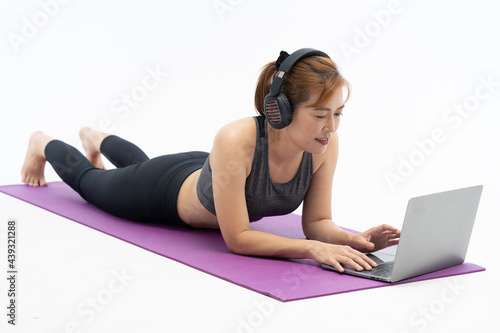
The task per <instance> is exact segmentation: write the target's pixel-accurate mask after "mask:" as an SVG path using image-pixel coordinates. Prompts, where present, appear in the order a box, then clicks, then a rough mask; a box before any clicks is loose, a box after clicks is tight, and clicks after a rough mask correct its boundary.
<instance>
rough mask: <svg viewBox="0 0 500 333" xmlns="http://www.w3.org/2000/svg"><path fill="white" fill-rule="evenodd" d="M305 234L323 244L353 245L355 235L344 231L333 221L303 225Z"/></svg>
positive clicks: (320, 221)
mask: <svg viewBox="0 0 500 333" xmlns="http://www.w3.org/2000/svg"><path fill="white" fill-rule="evenodd" d="M303 230H304V234H305V235H306V237H307V238H308V239H313V240H317V241H320V242H323V243H329V244H338V245H351V240H352V236H353V234H352V233H350V232H348V231H345V230H342V229H341V228H340V227H339V226H337V225H336V224H335V223H334V222H333V221H332V220H326V219H325V220H319V221H314V222H308V223H307V224H304V225H303Z"/></svg>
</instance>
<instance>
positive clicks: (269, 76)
mask: <svg viewBox="0 0 500 333" xmlns="http://www.w3.org/2000/svg"><path fill="white" fill-rule="evenodd" d="M277 74H278V71H277V70H276V62H275V61H273V62H270V63H268V64H267V65H265V66H264V67H263V68H262V72H261V73H260V76H259V80H258V82H257V88H256V89H255V108H256V109H257V111H258V112H259V114H260V115H261V116H265V112H264V99H265V97H266V96H267V94H268V93H269V90H270V89H271V83H272V81H273V78H274V76H276V75H277ZM343 87H346V88H347V98H346V101H347V100H348V99H349V95H350V85H349V82H347V81H346V80H345V79H344V77H343V76H342V75H340V73H339V71H338V70H337V66H336V65H335V63H334V62H333V61H332V59H330V58H326V57H320V56H312V57H308V58H305V59H303V60H301V61H299V62H298V63H296V64H295V65H294V66H293V67H292V69H291V71H290V72H288V73H287V74H285V76H284V78H283V86H282V87H281V91H282V92H283V93H285V94H286V96H287V97H288V100H289V101H290V104H291V105H292V110H293V111H295V109H296V108H298V107H300V106H301V104H303V103H305V102H307V101H308V100H309V98H310V96H311V94H313V93H316V92H320V95H319V98H318V100H317V101H316V102H315V103H314V104H313V105H311V106H312V107H320V106H324V104H325V103H326V102H327V101H328V100H329V99H330V98H331V97H332V96H333V95H334V94H335V92H336V91H337V90H338V89H339V88H343Z"/></svg>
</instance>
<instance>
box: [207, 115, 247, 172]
mask: <svg viewBox="0 0 500 333" xmlns="http://www.w3.org/2000/svg"><path fill="white" fill-rule="evenodd" d="M256 138H257V125H256V122H255V118H254V117H247V118H242V119H238V120H235V121H232V122H230V123H228V124H226V125H224V126H222V127H221V128H220V129H219V131H218V132H217V134H216V135H215V140H214V146H213V148H212V153H215V155H218V157H219V158H223V159H224V158H226V159H227V158H230V159H242V160H244V161H245V162H244V163H245V164H248V165H249V166H251V162H252V160H253V155H254V152H255V145H256Z"/></svg>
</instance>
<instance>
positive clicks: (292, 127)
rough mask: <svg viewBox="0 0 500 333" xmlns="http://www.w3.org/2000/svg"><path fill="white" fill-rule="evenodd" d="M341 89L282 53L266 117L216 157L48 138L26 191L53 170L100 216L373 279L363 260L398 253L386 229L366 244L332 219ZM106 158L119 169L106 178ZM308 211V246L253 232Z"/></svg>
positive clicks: (322, 71) (117, 142) (316, 57)
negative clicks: (203, 233)
mask: <svg viewBox="0 0 500 333" xmlns="http://www.w3.org/2000/svg"><path fill="white" fill-rule="evenodd" d="M343 88H346V90H347V91H348V92H349V84H348V83H347V81H345V79H344V78H343V77H342V76H341V75H340V73H339V72H338V71H337V67H336V65H335V64H334V62H333V61H332V60H331V59H330V58H329V57H328V56H327V55H326V54H325V53H323V52H321V51H317V50H313V49H301V50H298V51H296V52H294V53H292V54H291V55H288V54H287V53H286V52H282V53H281V54H280V57H279V58H278V60H277V61H276V62H274V61H273V62H271V63H269V64H267V65H266V66H265V67H264V68H263V70H262V73H261V75H260V77H259V80H258V83H257V88H256V92H255V105H256V108H257V110H258V112H259V114H260V116H257V117H252V118H244V119H241V120H237V121H234V122H232V123H230V124H227V125H225V126H224V127H222V128H221V129H220V130H219V131H218V133H217V135H216V137H215V140H214V144H213V148H212V151H211V152H210V154H209V153H206V152H198V151H194V152H186V153H178V154H171V155H164V156H159V157H156V158H152V159H150V158H149V157H148V156H147V155H146V154H145V153H144V152H143V151H142V150H141V149H140V148H138V147H137V146H135V145H134V144H132V143H130V142H128V141H126V140H124V139H122V138H120V137H118V136H115V135H110V134H106V133H103V132H99V131H95V130H91V129H90V128H83V129H82V130H81V131H80V138H81V140H82V143H83V147H84V148H85V151H86V155H87V156H86V157H85V156H83V155H82V154H81V153H80V152H79V151H78V150H77V149H75V148H74V147H72V146H70V145H67V144H66V143H64V142H62V141H59V140H55V139H54V138H52V137H50V136H48V135H46V134H45V133H43V132H39V131H38V132H35V133H33V135H32V136H31V138H30V141H29V147H28V152H27V154H26V159H25V162H24V165H23V167H22V170H21V174H22V181H23V182H24V183H25V184H26V185H29V186H46V185H47V183H46V181H45V178H44V168H45V163H46V161H48V162H49V163H50V164H51V165H52V167H53V168H54V169H55V171H56V172H57V174H58V175H59V176H60V177H61V179H62V180H63V181H64V182H65V183H66V184H68V185H69V186H71V187H72V188H73V189H74V190H75V191H77V192H78V193H79V194H80V195H81V196H82V198H84V199H85V200H87V201H88V202H89V203H91V204H93V205H95V206H97V207H99V208H100V209H102V210H104V211H106V212H108V213H111V214H114V215H116V216H119V217H123V218H126V219H131V220H136V221H154V222H158V223H165V224H180V225H184V226H186V227H187V226H190V227H194V228H219V229H220V231H221V233H222V236H223V237H224V241H225V243H226V245H227V247H228V248H229V250H230V251H232V252H234V253H237V254H242V255H252V256H269V257H281V258H296V259H298V258H311V259H314V260H315V261H317V262H318V263H321V264H323V263H324V264H329V265H332V266H334V267H336V268H337V269H338V270H339V271H343V268H342V266H341V265H340V264H341V263H342V264H347V265H350V266H352V267H353V268H354V269H357V270H362V269H367V270H370V269H371V268H372V267H374V266H376V264H375V262H373V261H372V260H371V259H370V258H368V257H367V256H366V255H364V254H363V252H371V251H376V250H379V249H381V248H384V247H386V246H390V245H394V244H397V243H398V240H399V236H400V233H401V232H400V230H398V229H397V228H395V227H392V226H388V225H380V226H377V227H374V228H371V229H369V230H367V231H365V232H363V233H361V234H352V233H350V232H347V231H343V230H342V229H340V228H339V227H338V226H337V225H336V224H335V223H334V222H333V221H332V215H331V202H332V181H333V174H334V172H335V167H336V164H337V157H338V150H339V146H338V134H337V129H338V127H339V123H340V116H341V115H342V110H343V108H344V103H345V101H344V96H343ZM101 154H102V155H104V156H105V157H106V158H107V159H108V160H109V161H110V162H111V163H113V164H114V165H115V166H116V169H112V170H105V168H104V165H103V163H102V160H101ZM301 203H303V210H302V228H303V231H304V234H305V235H306V237H307V239H289V238H284V237H280V236H276V235H272V234H269V233H265V232H260V231H255V230H251V229H250V222H252V221H255V220H259V219H261V218H262V217H265V216H275V215H283V214H288V213H291V212H293V211H294V210H295V209H297V207H299V205H300V204H301Z"/></svg>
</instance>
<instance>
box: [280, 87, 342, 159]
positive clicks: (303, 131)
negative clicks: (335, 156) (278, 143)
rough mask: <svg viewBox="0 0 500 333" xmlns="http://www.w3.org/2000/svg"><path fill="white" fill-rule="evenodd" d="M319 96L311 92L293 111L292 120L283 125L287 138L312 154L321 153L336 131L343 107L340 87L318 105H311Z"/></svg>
mask: <svg viewBox="0 0 500 333" xmlns="http://www.w3.org/2000/svg"><path fill="white" fill-rule="evenodd" d="M318 98H319V94H318V93H317V94H312V95H311V98H310V99H309V101H307V102H306V103H304V104H303V105H302V106H300V107H299V108H297V109H296V110H295V111H294V115H293V119H292V122H291V123H290V125H289V126H287V127H285V130H286V133H287V136H288V137H289V140H291V142H293V143H294V144H295V145H297V146H298V147H299V148H300V149H301V150H304V151H307V152H310V153H312V154H322V153H324V152H325V151H326V147H327V146H328V144H329V143H330V139H331V138H332V136H333V134H334V133H335V132H336V131H337V129H338V127H339V124H340V116H341V115H342V109H343V107H344V99H343V93H342V89H338V90H337V92H336V93H335V94H334V95H333V96H332V98H330V100H328V101H327V102H326V104H325V105H321V106H319V107H311V106H310V105H312V104H314V102H316V101H317V100H318Z"/></svg>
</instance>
